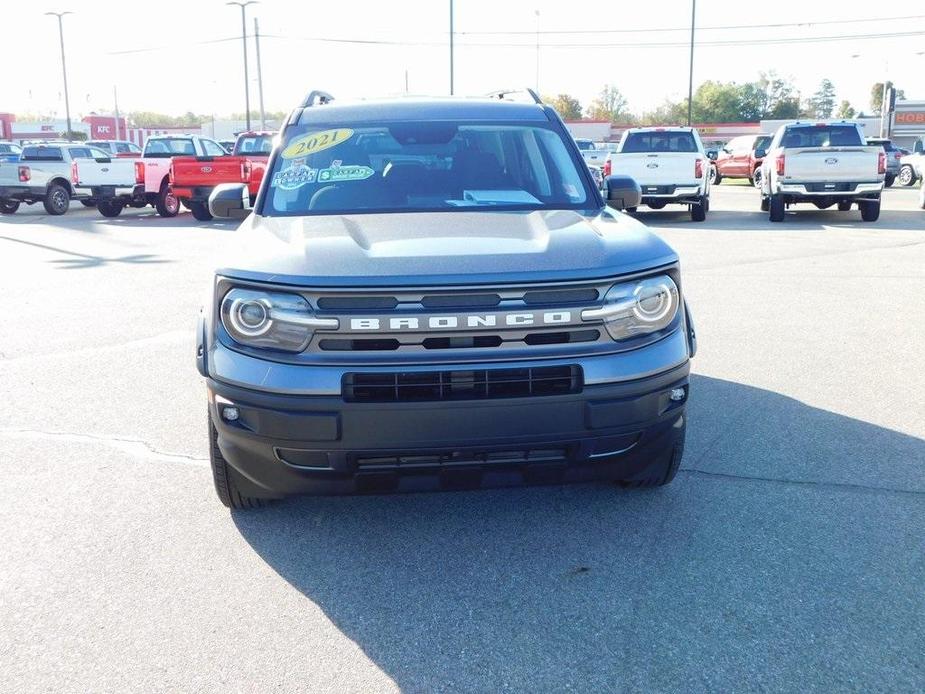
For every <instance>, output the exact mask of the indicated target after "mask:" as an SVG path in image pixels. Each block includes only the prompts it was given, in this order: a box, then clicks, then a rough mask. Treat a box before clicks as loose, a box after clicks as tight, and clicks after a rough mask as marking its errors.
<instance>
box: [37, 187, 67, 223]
mask: <svg viewBox="0 0 925 694" xmlns="http://www.w3.org/2000/svg"><path fill="white" fill-rule="evenodd" d="M42 204H43V205H44V206H45V211H46V212H47V213H48V214H51V215H54V216H56V217H57V216H58V215H62V214H64V213H65V212H67V209H68V208H69V207H70V206H71V194H70V193H69V192H68V191H67V189H66V188H65V187H64V186H62V185H60V184H58V183H52V184H51V185H50V186H48V190H47V191H46V192H45V199H44V200H43V201H42Z"/></svg>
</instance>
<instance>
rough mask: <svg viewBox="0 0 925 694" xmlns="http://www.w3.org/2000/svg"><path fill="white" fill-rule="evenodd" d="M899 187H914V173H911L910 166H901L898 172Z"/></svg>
mask: <svg viewBox="0 0 925 694" xmlns="http://www.w3.org/2000/svg"><path fill="white" fill-rule="evenodd" d="M899 185H901V186H906V187H907V188H908V187H909V186H913V185H915V171H913V169H912V166H910V165H909V164H903V166H902V168H901V169H900V170H899Z"/></svg>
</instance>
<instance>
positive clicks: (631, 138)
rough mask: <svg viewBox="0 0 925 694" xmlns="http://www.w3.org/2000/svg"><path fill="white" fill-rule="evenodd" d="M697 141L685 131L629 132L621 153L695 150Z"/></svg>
mask: <svg viewBox="0 0 925 694" xmlns="http://www.w3.org/2000/svg"><path fill="white" fill-rule="evenodd" d="M696 151H697V142H696V141H695V140H694V136H693V135H692V134H691V133H689V132H687V131H683V130H682V131H676V132H671V131H667V130H656V131H651V132H648V131H647V132H638V133H630V134H629V135H627V136H626V142H624V143H623V153H624V154H632V153H637V152H696Z"/></svg>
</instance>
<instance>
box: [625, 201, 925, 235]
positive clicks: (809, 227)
mask: <svg viewBox="0 0 925 694" xmlns="http://www.w3.org/2000/svg"><path fill="white" fill-rule="evenodd" d="M632 216H633V217H635V218H636V219H638V220H639V221H640V222H642V223H643V224H645V225H646V226H649V227H652V228H656V229H657V228H659V227H664V228H671V229H682V228H689V229H691V230H692V231H735V232H740V231H763V232H778V231H793V232H820V233H821V232H825V231H827V230H829V229H855V230H857V231H877V230H878V229H882V228H886V229H888V230H889V231H921V232H925V213H923V212H922V211H921V210H884V211H882V212H881V213H880V219H879V220H878V221H876V222H864V221H862V220H861V213H860V212H858V211H857V210H856V209H855V210H851V211H849V212H838V211H833V210H817V209H815V208H812V207H803V206H799V207H796V208H791V209H790V210H788V211H787V213H786V215H785V217H784V221H783V222H778V223H771V222H770V221H769V220H768V213H767V212H761V211H760V210H757V209H756V210H755V211H753V212H750V211H748V210H715V209H711V210H710V212H709V214H708V215H707V219H706V221H704V222H692V221H691V218H690V214H689V213H688V212H687V211H686V210H684V209H682V208H678V209H672V210H669V209H665V210H639V211H637V212H636V213H634V214H633V215H632Z"/></svg>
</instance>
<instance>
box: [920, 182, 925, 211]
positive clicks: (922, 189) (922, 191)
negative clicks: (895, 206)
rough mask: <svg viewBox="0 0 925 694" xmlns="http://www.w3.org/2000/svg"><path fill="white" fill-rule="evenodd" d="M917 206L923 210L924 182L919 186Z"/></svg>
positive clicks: (924, 206) (924, 205)
mask: <svg viewBox="0 0 925 694" xmlns="http://www.w3.org/2000/svg"><path fill="white" fill-rule="evenodd" d="M919 207H921V208H922V209H923V210H925V183H923V184H922V187H921V188H919Z"/></svg>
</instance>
